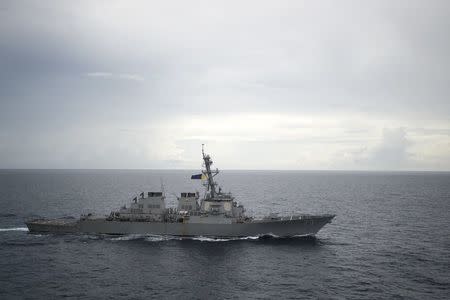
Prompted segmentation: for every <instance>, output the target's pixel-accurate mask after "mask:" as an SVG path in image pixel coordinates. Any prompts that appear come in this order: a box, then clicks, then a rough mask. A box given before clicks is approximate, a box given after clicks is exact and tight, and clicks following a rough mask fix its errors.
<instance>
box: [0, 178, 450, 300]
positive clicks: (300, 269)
mask: <svg viewBox="0 0 450 300" xmlns="http://www.w3.org/2000/svg"><path fill="white" fill-rule="evenodd" d="M191 174H192V172H191V171H167V170H164V171H156V170H151V171H147V170H142V171H138V170H133V171H128V170H126V171H125V170H96V171H93V170H0V299H14V298H17V299H22V298H28V299H35V298H36V299H42V298H45V299H47V298H60V297H69V298H70V297H72V298H77V299H82V298H89V299H92V298H95V299H102V298H114V299H117V298H123V299H140V298H179V299H188V298H198V299H215V298H221V299H229V298H240V299H244V298H259V299H260V298H264V299H272V298H282V299H287V298H303V299H307V298H310V299H317V298H320V299H449V297H450V174H449V173H383V172H312V171H311V172H288V171H223V172H222V173H221V174H220V176H219V183H220V184H221V185H222V186H223V190H224V191H231V192H233V193H234V194H235V196H236V198H237V200H238V201H239V202H240V203H242V204H244V205H245V206H246V207H247V212H248V213H249V214H252V215H255V216H259V215H264V214H268V213H270V212H279V213H284V214H289V213H292V212H304V213H334V214H336V215H337V216H336V218H335V219H334V221H333V223H331V224H328V225H327V226H325V227H324V228H323V229H322V230H321V231H320V232H319V234H318V235H317V236H316V237H315V238H292V239H280V238H268V237H266V238H257V237H247V238H242V239H207V238H201V237H200V238H195V239H179V238H170V237H163V236H141V235H129V236H107V235H53V234H30V233H28V231H27V229H26V227H25V224H24V220H25V219H26V218H30V217H35V216H43V217H62V216H65V217H78V216H79V215H80V214H81V213H86V212H95V213H98V214H107V213H109V211H110V210H112V209H115V208H118V207H120V206H121V205H123V204H125V203H127V202H129V201H130V199H131V198H132V197H134V196H135V195H137V193H138V192H140V191H152V190H156V191H158V190H160V187H161V182H163V183H164V189H165V191H166V194H167V197H168V199H167V201H168V204H169V205H175V202H176V198H175V196H174V194H178V193H180V192H182V191H184V192H185V191H195V190H199V191H202V187H201V185H200V184H199V182H197V181H191V180H190V179H189V177H190V175H191Z"/></svg>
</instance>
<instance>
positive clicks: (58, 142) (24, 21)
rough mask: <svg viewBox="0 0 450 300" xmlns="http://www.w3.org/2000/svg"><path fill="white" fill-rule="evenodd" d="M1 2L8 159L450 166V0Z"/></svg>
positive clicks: (2, 120)
mask: <svg viewBox="0 0 450 300" xmlns="http://www.w3.org/2000/svg"><path fill="white" fill-rule="evenodd" d="M2 7H3V8H4V9H3V10H0V25H1V26H0V36H1V38H0V57H2V58H3V57H4V58H5V59H2V60H0V137H2V138H1V139H0V167H2V166H8V167H14V166H23V167H26V166H30V167H31V166H36V167H43V168H45V167H51V166H58V167H66V168H71V167H79V166H83V167H86V166H89V167H93V168H95V167H109V166H110V167H124V168H126V167H127V166H129V167H139V166H143V167H161V161H170V162H171V164H172V166H173V165H176V166H177V167H189V168H192V167H198V150H199V145H200V144H201V143H203V142H205V143H207V145H208V149H209V148H211V152H212V153H214V155H215V156H218V161H221V162H223V164H222V163H221V165H223V166H224V167H225V168H256V169H258V168H274V169H377V168H378V169H381V168H384V169H389V170H395V169H424V170H425V169H426V170H429V169H436V170H450V150H449V149H450V122H449V119H448V115H449V111H450V101H448V98H449V95H450V81H449V80H450V56H449V55H448V53H450V41H449V39H448V38H447V36H448V28H449V27H450V9H449V7H450V2H449V1H439V0H436V1H431V2H426V3H425V2H424V1H420V0H418V1H417V0H411V1H396V2H393V1H389V0H379V1H376V2H371V3H361V2H360V1H356V0H343V1H340V2H339V3H337V2H333V1H320V2H317V1H316V2H313V1H280V2H276V3H275V2H271V1H248V2H247V1H246V2H245V3H238V2H232V1H228V2H220V3H219V2H201V3H198V5H193V4H192V3H190V2H189V3H188V2H185V1H173V2H172V1H171V2H170V3H166V2H155V1H137V2H135V3H133V4H132V5H130V4H128V3H127V2H117V3H114V4H111V3H109V2H105V1H97V0H89V1H83V0H80V1H77V2H76V3H72V2H63V1H49V2H47V1H45V2H42V1H36V0H30V1H26V2H23V1H7V2H5V3H4V4H2ZM255 7H257V8H258V9H255ZM355 24H357V26H355ZM144 81H145V84H139V83H142V82H144ZM24 120H26V122H24ZM118 128H123V129H125V131H120V130H119V129H118ZM126 130H128V131H126ZM118 135H120V137H117V136H118ZM19 137H20V138H19ZM67 137H70V138H67ZM31 141H33V142H31ZM118 141H120V143H121V146H120V147H118V146H117V142H118ZM78 142H79V143H80V144H78ZM24 144H26V145H24ZM36 144H39V148H40V150H38V149H36V150H34V149H33V148H34V146H35V145H36ZM80 149H81V150H80ZM137 149H141V150H137ZM168 154H170V155H168ZM81 157H82V158H83V159H82V161H81V160H80V159H79V158H81ZM241 157H242V159H239V158H241Z"/></svg>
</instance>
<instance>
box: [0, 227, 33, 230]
mask: <svg viewBox="0 0 450 300" xmlns="http://www.w3.org/2000/svg"><path fill="white" fill-rule="evenodd" d="M0 231H28V228H27V227H11V228H0Z"/></svg>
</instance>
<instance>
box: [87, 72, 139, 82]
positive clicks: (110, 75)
mask: <svg viewBox="0 0 450 300" xmlns="http://www.w3.org/2000/svg"><path fill="white" fill-rule="evenodd" d="M85 75H86V76H87V77H91V78H106V79H108V78H110V79H123V80H132V81H144V77H142V76H140V75H138V74H129V73H117V74H114V73H109V72H90V73H86V74H85Z"/></svg>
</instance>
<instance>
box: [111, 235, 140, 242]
mask: <svg viewBox="0 0 450 300" xmlns="http://www.w3.org/2000/svg"><path fill="white" fill-rule="evenodd" d="M145 237H146V235H143V234H127V235H122V236H119V237H115V238H111V241H133V240H139V239H143V238H145Z"/></svg>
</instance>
